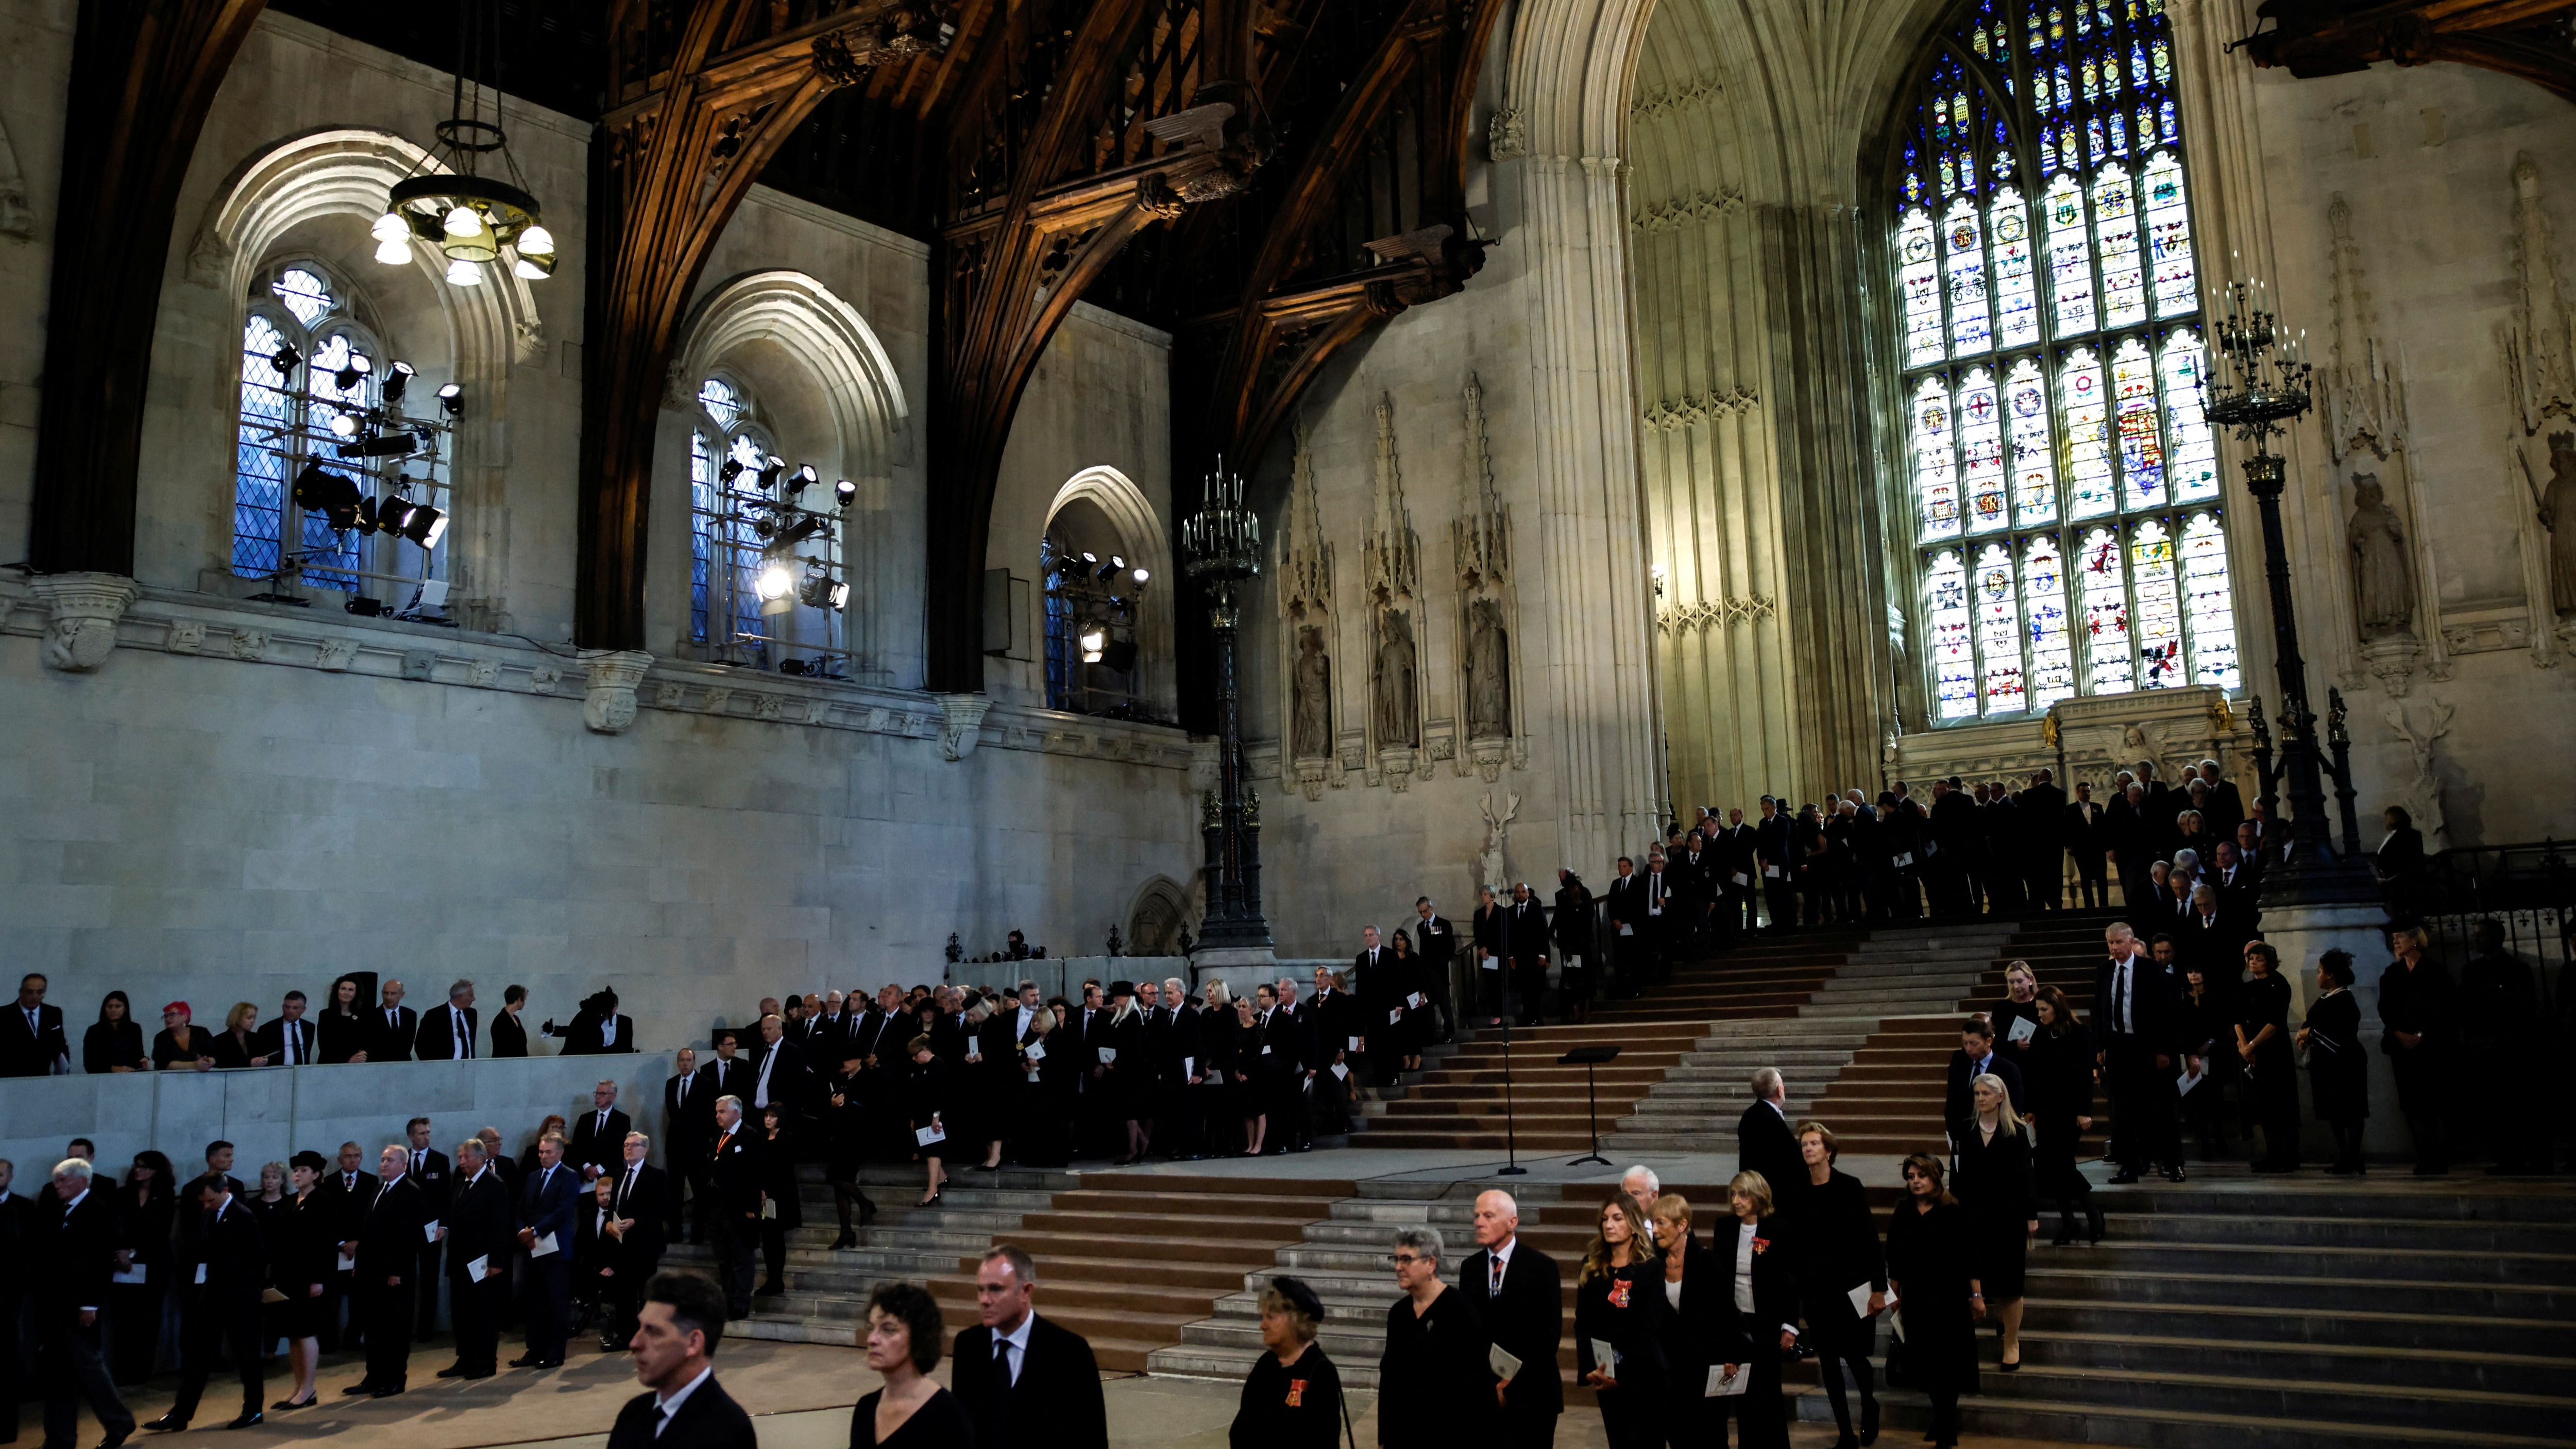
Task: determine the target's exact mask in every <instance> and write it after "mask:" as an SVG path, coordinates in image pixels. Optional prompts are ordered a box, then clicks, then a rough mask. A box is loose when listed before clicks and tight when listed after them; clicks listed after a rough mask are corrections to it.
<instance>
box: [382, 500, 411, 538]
mask: <svg viewBox="0 0 2576 1449" xmlns="http://www.w3.org/2000/svg"><path fill="white" fill-rule="evenodd" d="M414 506H415V505H414V504H413V503H412V501H411V500H410V499H408V498H405V497H403V496H402V495H401V494H399V493H388V494H386V495H385V496H384V498H383V500H382V501H380V502H378V503H377V504H376V527H378V528H381V529H383V530H384V531H385V532H387V533H400V532H402V531H403V525H404V524H405V523H408V522H410V521H411V515H412V511H413V508H414Z"/></svg>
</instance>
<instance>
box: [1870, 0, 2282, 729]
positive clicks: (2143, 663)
mask: <svg viewBox="0 0 2576 1449" xmlns="http://www.w3.org/2000/svg"><path fill="white" fill-rule="evenodd" d="M1919 77H1920V78H1919V79H1918V80H1917V81H1916V82H1915V86H1916V89H1915V90H1914V92H1913V95H1914V98H1915V107H1916V109H1915V112H1914V116H1913V120H1912V123H1911V124H1910V125H1909V126H1905V127H1900V128H1899V131H1898V134H1897V136H1896V137H1895V138H1894V142H1893V145H1894V153H1895V154H1894V155H1893V156H1892V157H1891V163H1892V164H1891V166H1890V170H1889V175H1890V177H1891V182H1892V185H1891V189H1892V191H1893V192H1894V194H1895V205H1894V207H1893V208H1892V209H1891V213H1890V215H1889V217H1888V222H1889V233H1888V235H1889V239H1890V246H1891V255H1890V264H1891V265H1892V267H1893V269H1894V270H1895V272H1896V281H1897V287H1896V295H1897V297H1898V298H1899V299H1900V302H1899V306H1900V309H1901V315H1900V316H1899V317H1898V318H1897V322H1898V325H1899V328H1900V335H1901V339H1902V342H1901V351H1902V356H1903V358H1904V371H1905V384H1904V392H1903V394H1902V396H1905V397H1907V398H1909V399H1910V400H1911V401H1910V404H1909V411H1908V422H1907V429H1908V440H1909V442H1910V444H1911V450H1912V455H1913V464H1912V481H1913V487H1914V490H1915V505H1916V506H1915V519H1916V525H1915V528H1916V540H1917V543H1918V545H1920V547H1921V552H1920V553H1919V554H1918V556H1917V563H1918V565H1919V567H1920V569H1921V571H1922V578H1923V580H1924V584H1923V589H1924V592H1923V608H1924V610H1925V617H1924V619H1923V621H1922V627H1923V628H1924V630H1925V631H1926V632H1925V645H1926V648H1925V653H1926V655H1927V656H1928V659H1929V670H1930V675H1931V685H1932V694H1933V701H1934V702H1933V705H1932V711H1931V712H1932V714H1933V717H1934V718H1935V719H1937V720H1943V721H1955V720H1967V719H1974V718H1988V717H1995V716H2009V715H2014V714H2020V713H2023V712H2026V711H2030V710H2037V709H2044V708H2046V707H2047V706H2049V705H2050V704H2052V703H2054V702H2055V701H2057V700H2060V699H2064V698H2068V697H2070V696H2074V695H2084V694H2118V693H2122V692H2125V691H2129V690H2134V689H2155V688H2171V687H2175V686H2179V685H2183V684H2187V683H2190V684H2214V685H2217V686H2219V687H2221V688H2225V689H2230V690H2233V689H2236V688H2238V687H2239V686H2240V682H2241V681H2240V678H2239V666H2238V662H2237V656H2236V638H2235V608H2234V602H2233V593H2232V580H2231V578H2230V575H2229V572H2228V559H2227V535H2226V530H2225V522H2226V521H2225V519H2224V518H2223V516H2222V514H2221V513H2220V511H2219V509H2218V503H2219V500H2220V498H2221V495H2222V489H2221V487H2220V482H2219V474H2218V453H2217V444H2216V438H2215V436H2214V434H2213V431H2212V429H2211V428H2210V426H2209V423H2208V420H2207V419H2206V418H2205V417H2204V416H2203V415H2202V412H2201V392H2200V388H2201V373H2202V371H2203V367H2204V362H2205V357H2206V352H2205V344H2204V341H2203V337H2202V334H2201V330H2200V327H2199V313H2200V298H2199V287H2200V270H2201V269H2200V266H2199V260H2198V256H2197V253H2196V251H2195V245H2196V239H2195V237H2194V235H2193V230H2192V224H2191V205H2190V195H2189V191H2190V184H2189V173H2188V169H2187V167H2188V161H2189V157H2188V152H2187V148H2186V144H2185V138H2184V137H2183V135H2182V134H2181V131H2180V128H2179V124H2178V121H2177V112H2176V109H2175V105H2174V99H2175V98H2174V91H2173V86H2174V75H2173V40H2172V34H2171V31H2170V29H2169V27H2168V25H2167V22H2166V19H2165V14H2164V4H2163V0H1983V3H1981V4H1980V5H1978V6H1977V7H1976V8H1975V9H1974V10H1973V11H1971V12H1970V13H1969V14H1967V15H1966V16H1963V17H1962V18H1961V19H1960V20H1959V21H1958V22H1957V23H1956V25H1955V27H1954V28H1953V29H1952V30H1951V31H1950V32H1948V33H1947V34H1946V35H1944V36H1943V37H1941V38H1939V39H1937V40H1936V41H1935V42H1934V46H1933V50H1932V53H1931V55H1930V57H1929V59H1928V60H1927V61H1926V62H1925V63H1924V65H1923V66H1922V68H1921V69H1920V71H1919ZM1964 538H1975V539H1976V540H1977V542H1976V543H1975V544H1973V545H1965V546H1963V545H1962V544H1961V543H1960V542H1959V540H1961V539H1964Z"/></svg>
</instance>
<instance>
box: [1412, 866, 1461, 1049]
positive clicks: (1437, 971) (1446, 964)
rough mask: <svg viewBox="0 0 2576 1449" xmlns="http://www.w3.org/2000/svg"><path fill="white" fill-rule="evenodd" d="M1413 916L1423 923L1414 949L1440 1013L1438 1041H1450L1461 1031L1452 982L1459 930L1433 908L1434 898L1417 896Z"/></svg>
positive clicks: (1433, 1004) (1415, 932) (1417, 928)
mask: <svg viewBox="0 0 2576 1449" xmlns="http://www.w3.org/2000/svg"><path fill="white" fill-rule="evenodd" d="M1413 914H1414V915H1415V916H1416V917H1418V918H1419V921H1420V924H1418V925H1416V926H1415V927H1414V928H1413V946H1414V950H1415V952H1416V953H1417V954H1419V955H1420V956H1421V957H1422V976H1423V979H1424V980H1426V981H1428V982H1430V983H1431V987H1430V996H1431V1007H1432V1010H1433V1011H1434V1012H1436V1013H1437V1020H1438V1023H1439V1028H1440V1029H1439V1033H1438V1037H1437V1039H1438V1040H1440V1041H1444V1042H1445V1041H1448V1040H1450V1039H1452V1038H1453V1037H1454V1036H1455V1035H1456V1034H1457V1030H1458V1023H1457V1019H1456V1018H1455V1017H1454V1016H1452V1015H1451V1014H1450V1013H1451V1011H1452V1007H1451V1006H1450V1000H1451V997H1450V989H1451V985H1450V980H1449V973H1450V970H1451V966H1452V963H1453V962H1455V961H1456V959H1457V956H1458V928H1457V926H1456V925H1454V924H1452V923H1451V921H1450V920H1449V918H1448V917H1447V916H1444V915H1441V914H1440V913H1439V912H1437V911H1435V910H1433V909H1432V908H1431V897H1429V896H1415V897H1414V898H1413Z"/></svg>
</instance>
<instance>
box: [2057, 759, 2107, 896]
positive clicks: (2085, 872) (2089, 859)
mask: <svg viewBox="0 0 2576 1449" xmlns="http://www.w3.org/2000/svg"><path fill="white" fill-rule="evenodd" d="M2110 848H2111V824H2110V820H2109V818H2108V817H2107V816H2106V815H2104V813H2103V811H2102V806H2101V805H2100V804H2099V803H2098V802H2096V801H2095V800H2094V798H2093V782H2092V781H2090V780H2078V781H2076V782H2075V800H2074V802H2073V803H2072V804H2070V805H2068V806H2067V807H2066V850H2067V853H2068V854H2070V855H2072V856H2074V857H2075V889H2076V891H2077V893H2078V896H2079V898H2080V899H2081V900H2082V901H2083V902H2084V909H2086V910H2088V911H2098V910H2102V909H2105V908H2106V907H2108V906H2109V905H2110V904H2111V885H2110V880H2109V878H2108V873H2107V872H2106V871H2105V870H2104V869H2103V865H2102V859H2103V856H2104V855H2105V854H2106V853H2107V852H2108V851H2109V850H2110Z"/></svg>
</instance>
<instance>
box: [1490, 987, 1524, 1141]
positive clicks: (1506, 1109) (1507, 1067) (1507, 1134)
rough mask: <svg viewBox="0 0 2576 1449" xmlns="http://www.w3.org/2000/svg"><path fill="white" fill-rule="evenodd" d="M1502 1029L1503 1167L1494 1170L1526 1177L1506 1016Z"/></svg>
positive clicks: (1509, 1021) (1509, 1027)
mask: <svg viewBox="0 0 2576 1449" xmlns="http://www.w3.org/2000/svg"><path fill="white" fill-rule="evenodd" d="M1501 1026H1502V1028H1503V1165H1502V1166H1501V1167H1498V1168H1495V1169H1494V1175H1495V1176H1497V1177H1526V1176H1528V1175H1529V1169H1528V1168H1526V1167H1523V1166H1521V1159H1520V1126H1519V1122H1518V1120H1517V1119H1516V1118H1514V1117H1513V1116H1512V1022H1511V1018H1510V1017H1508V1016H1506V1017H1504V1018H1503V1020H1502V1022H1501Z"/></svg>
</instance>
